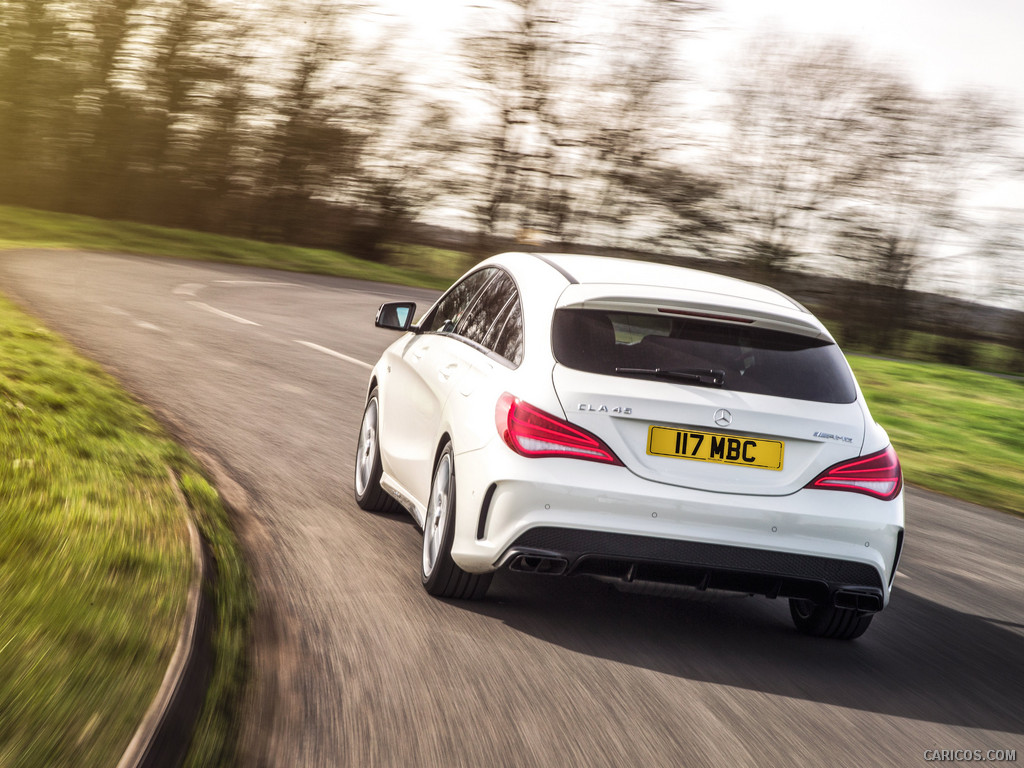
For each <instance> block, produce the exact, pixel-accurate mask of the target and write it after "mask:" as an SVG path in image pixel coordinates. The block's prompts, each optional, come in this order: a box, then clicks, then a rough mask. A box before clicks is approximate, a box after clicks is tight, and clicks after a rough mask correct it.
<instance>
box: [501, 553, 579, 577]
mask: <svg viewBox="0 0 1024 768" xmlns="http://www.w3.org/2000/svg"><path fill="white" fill-rule="evenodd" d="M568 567H569V562H568V561H567V560H566V559H565V558H564V557H547V556H544V555H517V556H516V557H514V558H513V559H512V562H510V563H509V564H508V569H509V570H510V571H518V572H519V573H540V574H544V575H545V576H560V575H562V574H563V573H565V569H566V568H568Z"/></svg>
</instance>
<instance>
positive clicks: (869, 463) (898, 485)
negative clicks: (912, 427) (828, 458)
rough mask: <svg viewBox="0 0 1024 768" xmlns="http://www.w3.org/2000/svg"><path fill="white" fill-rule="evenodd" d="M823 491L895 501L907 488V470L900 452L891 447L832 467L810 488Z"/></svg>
mask: <svg viewBox="0 0 1024 768" xmlns="http://www.w3.org/2000/svg"><path fill="white" fill-rule="evenodd" d="M807 487H808V488H817V489H819V490H823V491H851V492H853V493H864V494H867V495H868V496H872V497H874V498H876V499H882V500H883V501H892V500H893V499H895V498H896V497H897V496H899V493H900V490H902V488H903V471H902V470H901V469H900V460H899V458H898V457H897V456H896V451H895V450H893V447H892V446H891V445H890V446H889V447H888V448H886V449H885V450H884V451H879V452H878V453H872V454H871V455H869V456H862V457H860V458H858V459H850V460H848V461H843V462H840V463H839V464H836V465H834V466H832V467H829V468H828V469H826V470H825V471H824V472H822V473H821V474H820V475H818V476H817V477H816V478H814V480H812V481H811V482H810V483H808V485H807Z"/></svg>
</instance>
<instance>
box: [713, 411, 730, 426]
mask: <svg viewBox="0 0 1024 768" xmlns="http://www.w3.org/2000/svg"><path fill="white" fill-rule="evenodd" d="M715 424H717V425H718V426H720V427H728V426H729V425H730V424H732V414H731V413H729V412H728V411H727V410H725V408H719V409H718V410H717V411H715Z"/></svg>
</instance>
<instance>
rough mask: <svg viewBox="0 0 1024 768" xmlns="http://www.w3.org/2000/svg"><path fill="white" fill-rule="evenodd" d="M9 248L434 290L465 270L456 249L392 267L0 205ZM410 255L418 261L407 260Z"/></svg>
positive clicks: (402, 252) (0, 246)
mask: <svg viewBox="0 0 1024 768" xmlns="http://www.w3.org/2000/svg"><path fill="white" fill-rule="evenodd" d="M13 248H55V249H74V250H94V251H108V252H113V253H130V254H140V255H152V256H172V257H176V258H181V259H197V260H203V261H219V262H225V263H229V264H244V265H246V266H251V267H269V268H272V269H283V270H288V271H292V272H312V273H316V274H322V275H334V276H336V277H350V278H354V279H358V280H377V281H380V282H386V283H399V284H402V285H413V286H420V287H424V288H438V289H443V288H447V287H448V286H449V285H451V283H452V281H453V280H454V279H455V278H456V277H458V276H459V275H460V274H462V272H464V271H465V268H462V269H460V268H459V265H461V264H462V263H464V261H463V260H464V259H466V258H468V257H465V254H461V253H457V252H455V251H440V250H439V249H425V250H424V249H421V248H420V247H419V246H412V247H411V248H412V249H413V250H412V251H409V250H408V248H409V247H406V246H398V247H396V251H397V253H396V255H395V257H394V259H393V261H395V262H396V263H397V265H392V264H378V263H376V262H372V261H365V260H363V259H357V258H355V257H354V256H349V255H347V254H344V253H340V252H338V251H328V250H324V249H319V248H299V247H297V246H291V245H279V244H271V243H263V242H259V241H256V240H245V239H243V238H238V237H225V236H223V235H211V234H207V233H204V232H194V231H191V230H186V229H169V228H167V227H155V226H150V225H147V224H135V223H132V222H123V221H106V220H104V219H95V218H91V217H89V216H72V215H69V214H57V213H48V212H45V211H37V210H33V209H30V208H17V207H13V206H0V250H5V249H7V250H10V249H13ZM417 249H420V250H417ZM427 250H429V251H431V252H432V254H431V258H432V262H431V266H430V267H429V269H427V270H423V269H417V268H415V267H414V265H415V264H417V263H419V259H422V257H423V256H424V254H425V252H426V251H427ZM410 253H411V254H413V255H416V256H418V258H417V259H412V258H410V255H409V254H410ZM449 254H450V256H448V255H449ZM449 258H451V259H455V260H458V264H456V265H455V266H452V265H449V264H447V261H448V259H449ZM469 263H470V264H471V263H473V262H472V261H470V262H469ZM403 265H406V266H403Z"/></svg>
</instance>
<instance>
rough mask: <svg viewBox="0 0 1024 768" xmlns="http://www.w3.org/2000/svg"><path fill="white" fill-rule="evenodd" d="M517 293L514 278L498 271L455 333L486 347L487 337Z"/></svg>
mask: <svg viewBox="0 0 1024 768" xmlns="http://www.w3.org/2000/svg"><path fill="white" fill-rule="evenodd" d="M515 292H516V284H515V283H513V282H512V278H510V277H509V276H508V275H507V274H505V273H504V272H502V271H498V272H497V274H496V275H495V277H494V279H493V280H491V281H490V282H489V283H487V285H485V286H484V287H483V290H481V291H480V293H479V294H478V295H477V297H476V301H475V302H473V305H472V306H471V307H470V308H469V311H468V312H466V313H465V315H464V316H463V318H462V322H461V323H460V324H459V327H458V328H456V329H455V332H456V333H457V334H458V335H459V336H463V337H465V338H467V339H469V340H470V341H474V342H476V343H477V344H480V345H481V346H486V344H485V343H484V340H485V337H486V336H487V334H488V332H489V331H490V330H491V327H492V326H493V325H494V323H495V321H496V320H497V319H498V317H499V315H501V313H502V311H503V310H504V309H505V306H506V305H507V304H508V301H509V299H510V298H512V295H513V294H514V293H515Z"/></svg>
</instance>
